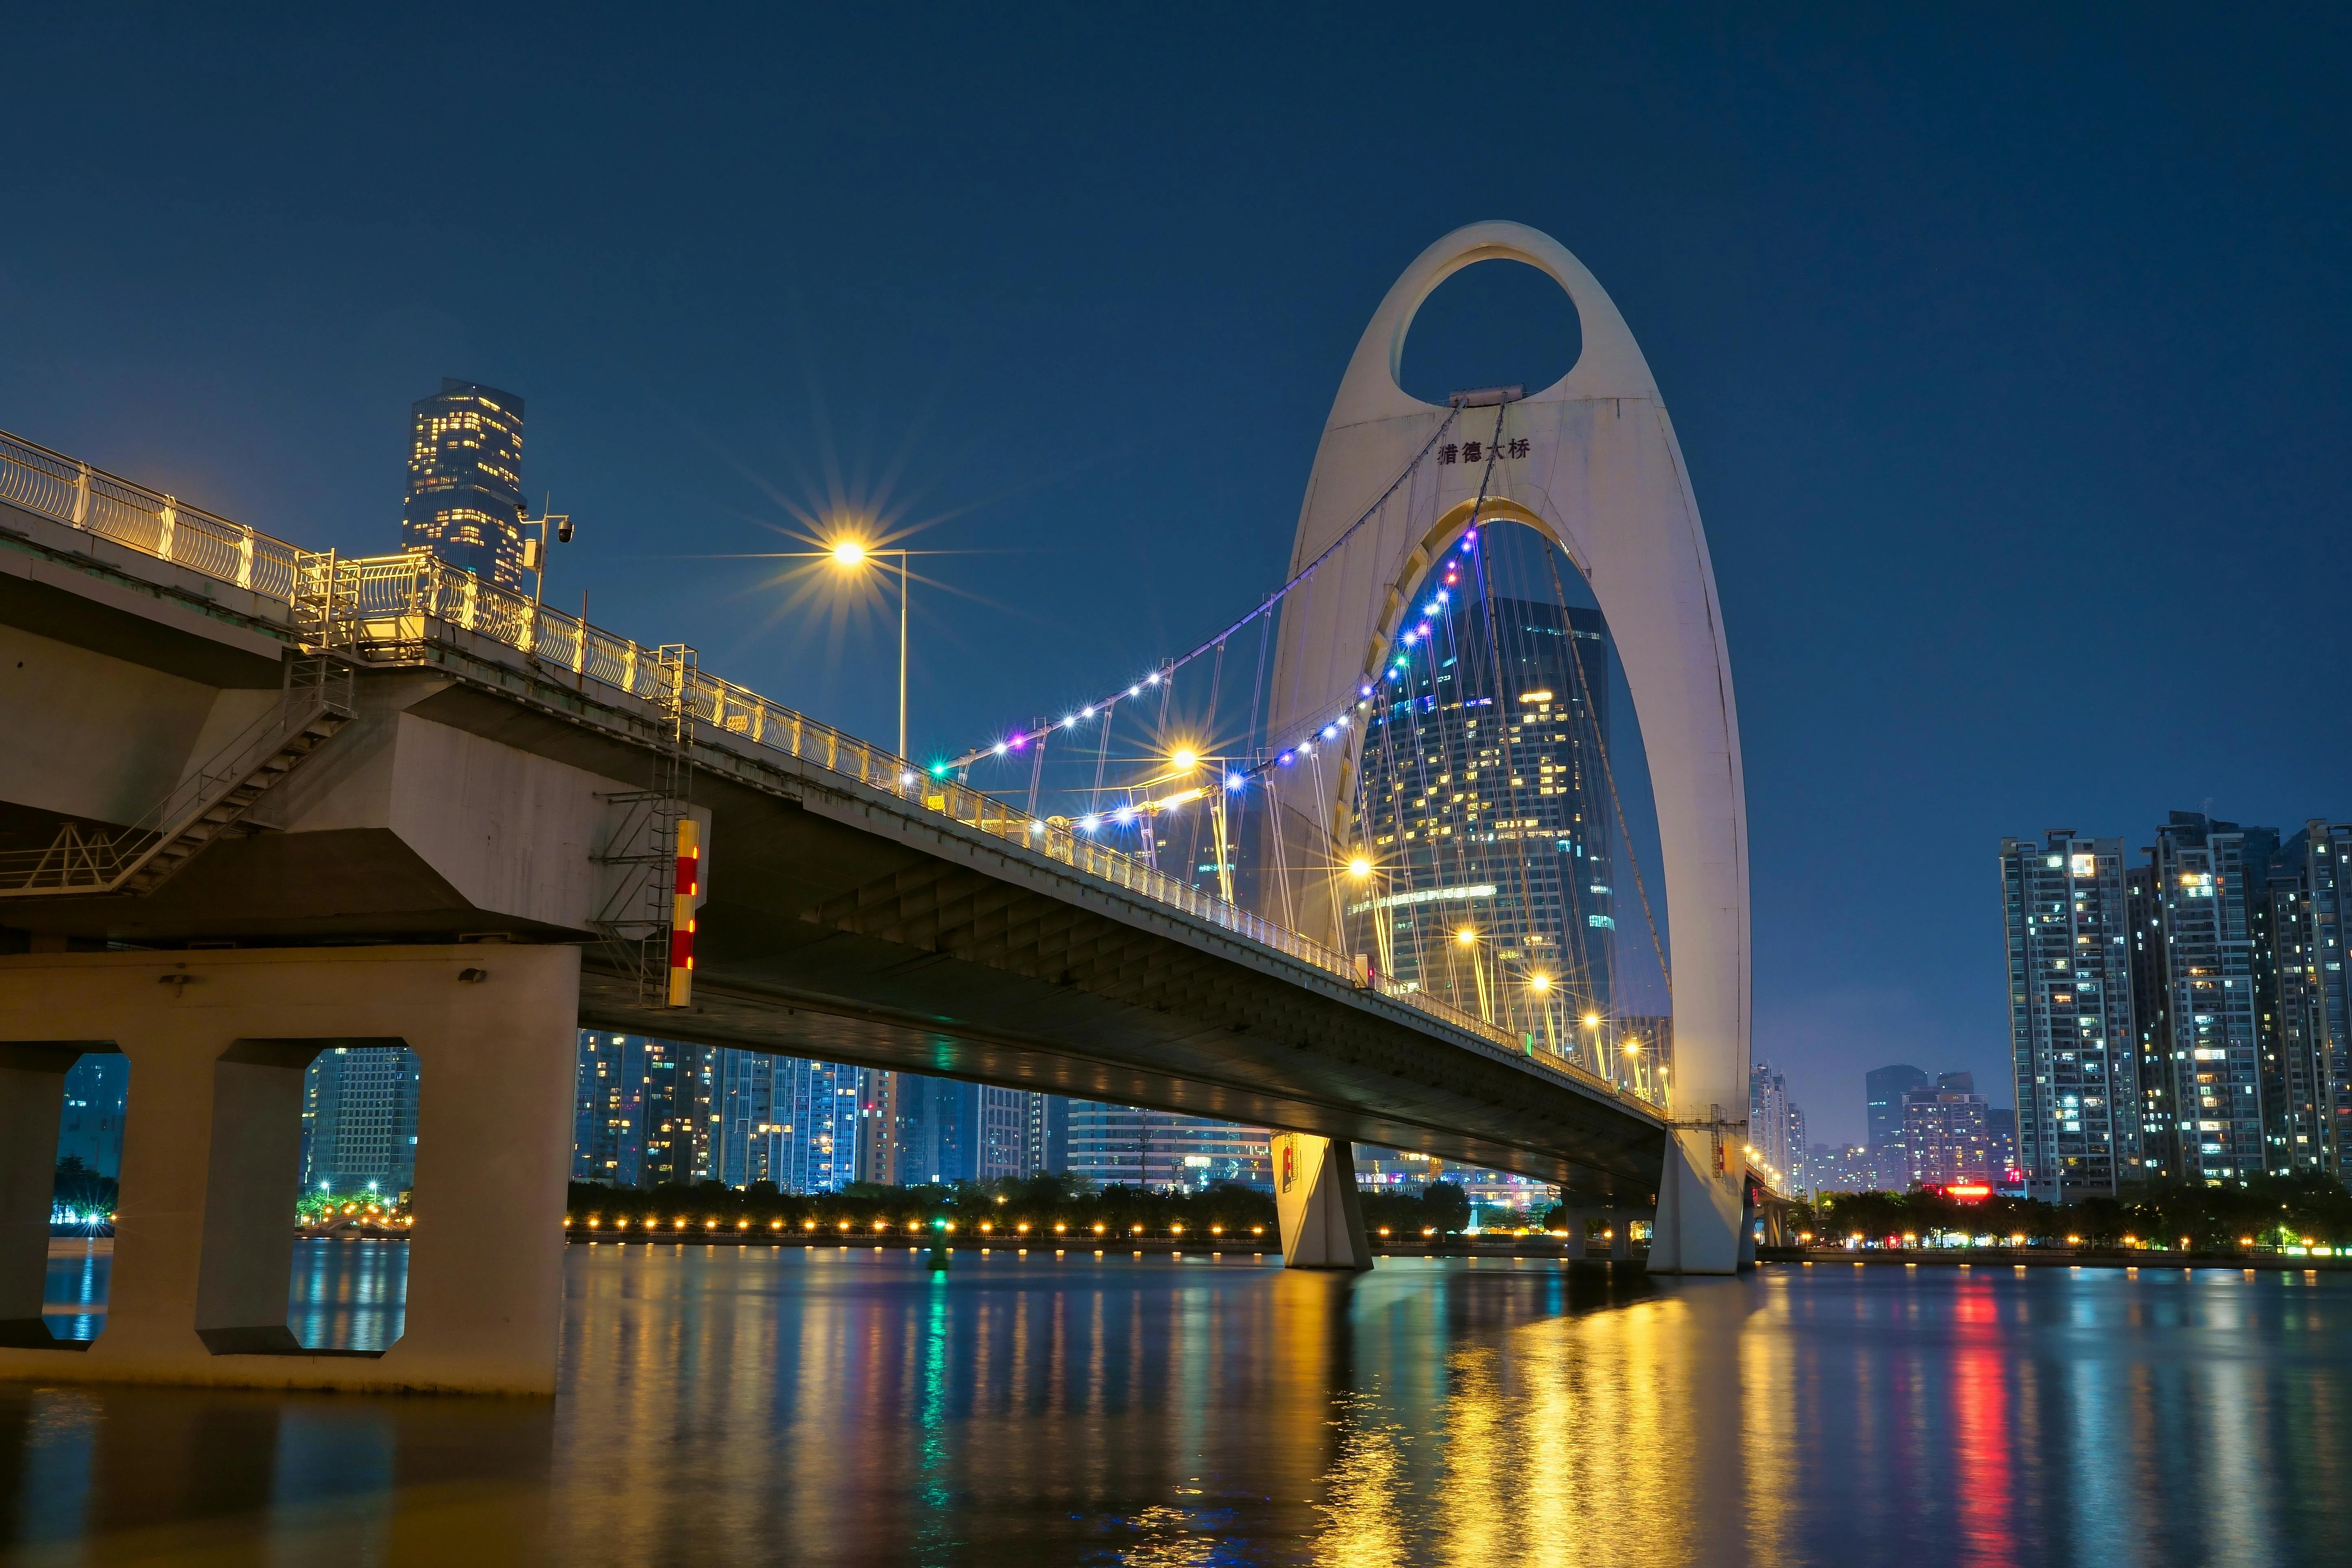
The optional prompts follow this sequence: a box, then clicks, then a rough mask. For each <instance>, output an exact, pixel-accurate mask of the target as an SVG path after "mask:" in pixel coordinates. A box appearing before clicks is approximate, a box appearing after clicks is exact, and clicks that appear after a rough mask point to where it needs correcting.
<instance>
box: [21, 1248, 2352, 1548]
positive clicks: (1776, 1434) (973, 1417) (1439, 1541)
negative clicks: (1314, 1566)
mask: <svg viewBox="0 0 2352 1568" xmlns="http://www.w3.org/2000/svg"><path fill="white" fill-rule="evenodd" d="M404 1250H405V1249H404V1248H399V1247H381V1248H362V1247H352V1246H351V1245H349V1244H323V1248H322V1250H320V1252H317V1253H315V1254H309V1255H306V1257H305V1266H306V1267H307V1268H310V1270H311V1272H310V1274H309V1275H308V1276H307V1280H308V1283H306V1284H305V1285H304V1287H303V1294H304V1295H305V1296H306V1297H307V1299H308V1300H310V1301H311V1302H315V1303H319V1305H318V1306H317V1307H316V1309H315V1310H316V1311H318V1312H319V1313H320V1314H323V1315H322V1316H320V1317H319V1318H318V1319H317V1320H316V1321H317V1322H318V1324H320V1325H321V1326H326V1325H331V1324H333V1323H341V1324H344V1325H347V1326H348V1325H354V1324H362V1323H365V1322H371V1321H374V1322H385V1321H394V1318H393V1317H392V1316H391V1315H392V1314H394V1313H396V1310H397V1291H396V1282H395V1281H394V1279H392V1278H391V1276H390V1274H389V1273H388V1272H387V1271H386V1255H390V1254H394V1253H404ZM567 1269H568V1274H567V1279H568V1285H569V1290H570V1296H571V1300H570V1302H569V1310H568V1312H567V1315H566V1325H565V1354H564V1368H563V1378H562V1382H563V1388H564V1393H563V1394H562V1397H561V1398H560V1399H559V1400H558V1401H557V1402H556V1403H555V1404H554V1405H551V1406H550V1405H543V1404H537V1403H533V1402H528V1401H495V1400H466V1399H408V1400H399V1399H377V1398H369V1397H359V1396H330V1395H302V1396H285V1395H272V1394H205V1393H194V1392H180V1391H171V1390H161V1389H124V1390H107V1391H101V1390H89V1389H71V1388H63V1387H58V1388H36V1387H29V1386H26V1385H16V1386H13V1387H12V1386H8V1385H0V1526H5V1528H0V1542H8V1541H13V1542H17V1543H19V1544H22V1545H26V1546H32V1547H34V1554H33V1556H32V1558H31V1559H30V1560H33V1561H41V1560H44V1559H43V1557H42V1554H41V1553H42V1551H43V1550H44V1546H37V1545H35V1543H44V1545H45V1546H46V1548H49V1549H54V1551H55V1552H56V1555H57V1556H58V1559H59V1560H83V1555H82V1548H83V1547H84V1546H88V1545H89V1544H90V1543H91V1541H92V1540H94V1542H95V1543H96V1548H97V1550H96V1551H95V1552H92V1553H90V1556H91V1557H92V1558H94V1559H95V1560H99V1561H106V1560H112V1559H115V1558H118V1557H131V1556H136V1555H140V1554H142V1553H150V1552H152V1553H155V1554H159V1555H170V1554H191V1553H195V1552H201V1551H205V1550H214V1549H217V1550H221V1551H224V1552H229V1551H230V1550H231V1548H233V1547H235V1545H236V1543H237V1542H243V1541H248V1540H252V1539H255V1538H266V1540H267V1541H268V1555H270V1556H271V1557H272V1559H273V1560H277V1561H289V1562H300V1561H312V1560H319V1559H327V1558H331V1559H333V1560H336V1561H368V1562H376V1561H384V1562H403V1561H417V1562H425V1561H435V1562H440V1561H447V1560H450V1558H451V1555H452V1554H453V1553H462V1554H465V1555H467V1556H469V1557H478V1558H479V1557H494V1558H499V1559H502V1560H517V1561H520V1560H534V1561H559V1560H560V1561H593V1562H599V1563H604V1562H611V1563H672V1562H683V1561H693V1562H709V1563H730V1562H747V1563H748V1562H767V1561H775V1560H778V1559H786V1558H788V1559H791V1560H793V1561H795V1562H805V1563H869V1562H876V1563H889V1562H908V1563H1020V1564H1023V1565H1024V1568H1028V1565H1032V1564H1047V1563H1154V1564H1157V1563H1332V1564H1344V1565H1350V1568H1353V1565H1358V1564H1380V1563H1463V1564H1480V1565H1487V1564H1501V1563H1533V1564H1561V1565H1575V1564H1584V1563H1770V1564H1779V1563H1790V1564H1795V1563H1883V1562H1888V1561H1899V1562H1901V1563H1904V1564H1905V1568H1918V1565H1924V1564H1930V1563H1968V1564H1977V1563H1984V1564H1997V1563H2090V1562H2097V1563H2175V1562H2217V1563H2231V1562H2244V1563H2271V1562H2279V1561H2287V1560H2295V1559H2302V1560H2307V1561H2319V1560H2323V1559H2325V1558H2326V1557H2327V1556H2329V1555H2330V1554H2331V1553H2332V1552H2334V1551H2335V1550H2336V1542H2337V1541H2338V1540H2339V1536H2338V1534H2337V1533H2336V1531H2333V1530H2332V1529H2331V1528H2330V1526H2329V1525H2328V1523H2327V1518H2328V1511H2329V1510H2330V1509H2331V1507H2332V1505H2333V1503H2334V1498H2335V1492H2336V1489H2337V1486H2338V1482H2339V1479H2340V1477H2341V1476H2342V1474H2343V1473H2344V1471H2343V1468H2342V1466H2343V1463H2344V1461H2345V1460H2346V1458H2347V1457H2352V1456H2347V1439H2352V1347H2347V1342H2346V1335H2345V1332H2344V1331H2345V1329H2346V1328H2347V1324H2352V1279H2344V1280H2339V1279H2337V1278H2336V1277H2329V1276H2316V1275H2314V1276H2305V1275H2284V1276H2282V1275H2274V1274H2265V1275H2262V1276H2259V1277H2252V1278H2249V1277H2246V1276H2243V1275H2241V1274H2239V1273H2236V1272H2231V1271H2226V1270H2204V1271H2200V1272H2198V1273H2196V1274H2193V1275H2190V1274H2187V1273H2184V1272H2182V1271H2179V1270H2169V1271H2158V1270H2144V1271H2142V1272H2141V1273H2140V1274H2139V1275H2138V1276H2137V1278H2129V1277H2126V1276H2125V1275H2123V1274H2121V1273H2119V1272H2115V1271H2103V1270H2084V1271H2081V1272H2074V1273H2070V1272H2066V1271H2061V1270H2033V1271H2031V1272H2016V1271H2011V1270H2009V1269H1985V1268H1979V1269H1972V1270H1968V1271H1957V1270H1953V1269H1949V1268H1918V1269H1899V1268H1869V1269H1859V1268H1852V1267H1850V1266H1832V1265H1822V1266H1816V1267H1813V1268H1771V1269H1767V1270H1764V1271H1762V1272H1760V1273H1758V1274H1754V1275H1749V1276H1746V1277H1743V1278H1741V1279H1734V1280H1710V1281H1693V1282H1690V1283H1688V1284H1676V1283H1673V1282H1664V1281H1662V1282H1657V1283H1655V1284H1628V1285H1621V1286H1617V1287H1614V1288H1612V1286H1610V1285H1609V1284H1608V1283H1607V1281H1606V1280H1605V1279H1601V1278H1598V1277H1587V1276H1583V1275H1579V1276H1575V1277H1573V1278H1571V1277H1570V1276H1569V1275H1566V1274H1564V1273H1562V1272H1561V1271H1559V1269H1558V1268H1556V1267H1553V1266H1546V1265H1536V1264H1528V1265H1510V1264H1505V1265H1496V1264H1495V1263H1493V1262H1480V1263H1476V1264H1466V1263H1463V1262H1460V1261H1454V1262H1428V1261H1422V1260H1415V1259H1395V1260H1389V1261H1385V1262H1383V1264H1382V1265H1381V1268H1380V1269H1379V1270H1378V1271H1377V1272H1376V1273H1374V1274H1373V1275H1371V1276H1370V1277H1367V1278H1363V1279H1346V1278H1336V1277H1331V1276H1323V1275H1311V1274H1292V1273H1286V1272H1285V1271H1283V1270H1281V1269H1279V1268H1273V1267H1270V1266H1267V1265H1265V1264H1255V1263H1252V1262H1250V1261H1248V1260H1246V1259H1241V1258H1232V1259H1227V1260H1225V1261H1223V1262H1213V1261H1211V1260H1209V1259H1207V1258H1186V1259H1183V1260H1181V1261H1174V1260H1171V1259H1168V1258H1144V1259H1136V1258H1122V1257H1118V1256H1116V1255H1114V1256H1112V1257H1110V1258H1104V1259H1100V1260H1097V1259H1096V1258H1093V1257H1092V1256H1090V1255H1087V1254H1083V1253H1081V1254H1073V1255H1071V1256H1069V1257H1067V1258H1062V1259H1058V1260H1057V1259H1055V1258H1053V1257H1052V1256H1051V1255H1050V1254H1048V1253H1045V1252H1036V1253H1032V1254H1031V1255H1030V1256H1029V1257H1027V1258H1019V1257H1016V1256H1015V1255H1013V1254H1012V1253H1010V1252H1006V1251H1003V1250H998V1251H995V1252H993V1253H992V1254H990V1255H989V1256H988V1257H986V1258H982V1257H980V1256H978V1255H976V1254H973V1253H971V1252H969V1251H965V1252H960V1253H958V1254H957V1257H956V1266H955V1268H954V1269H953V1270H952V1271H950V1273H949V1274H948V1275H946V1276H944V1277H940V1276H934V1275H931V1274H929V1272H928V1271H926V1270H925V1269H924V1268H922V1267H921V1260H920V1259H919V1258H918V1257H914V1256H910V1255H909V1254H908V1253H907V1252H905V1251H904V1250H903V1249H893V1250H888V1251H883V1252H878V1253H877V1252H875V1251H872V1250H870V1249H858V1250H851V1249H837V1250H815V1251H807V1252H803V1251H801V1250H800V1249H797V1248H782V1249H770V1248H764V1247H747V1248H733V1247H707V1248H706V1247H664V1248H647V1247H626V1248H623V1247H612V1246H603V1247H574V1248H572V1251H571V1253H570V1255H569V1258H568V1263H567ZM371 1270H373V1272H371ZM297 1276H298V1280H302V1279H305V1278H306V1276H305V1275H304V1271H303V1269H302V1268H298V1270H297ZM388 1292H389V1294H387V1293H388ZM370 1314H373V1317H371V1316H370ZM298 1318H299V1313H298ZM78 1536H81V1537H86V1539H84V1540H82V1541H81V1542H80V1543H79V1544H76V1538H77V1537H78Z"/></svg>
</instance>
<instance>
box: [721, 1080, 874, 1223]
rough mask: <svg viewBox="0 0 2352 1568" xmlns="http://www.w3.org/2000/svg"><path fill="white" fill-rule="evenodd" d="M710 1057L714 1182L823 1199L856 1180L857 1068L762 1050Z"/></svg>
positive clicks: (858, 1107) (858, 1102) (858, 1105)
mask: <svg viewBox="0 0 2352 1568" xmlns="http://www.w3.org/2000/svg"><path fill="white" fill-rule="evenodd" d="M716 1056H717V1062H716V1069H717V1083H718V1093H717V1107H718V1111H719V1121H718V1135H717V1146H716V1148H715V1150H714V1152H713V1154H712V1159H711V1165H712V1174H713V1175H714V1176H715V1178H716V1179H717V1180H719V1181H720V1182H723V1183H725V1184H727V1185H728V1186H730V1187H748V1186H750V1185H751V1184H752V1183H754V1182H766V1183H769V1184H772V1186H774V1187H775V1188H776V1190H777V1191H779V1192H786V1193H829V1192H837V1191H839V1190H840V1189H841V1188H843V1187H845V1186H847V1185H848V1184H850V1183H851V1182H852V1181H853V1180H855V1179H856V1151H857V1131H858V1122H859V1120H860V1118H859V1114H858V1113H859V1109H860V1101H859V1092H860V1088H861V1085H860V1083H859V1069H858V1068H852V1067H843V1066H841V1065H839V1064H838V1063H835V1062H820V1061H810V1060H808V1059H806V1058H800V1057H779V1056H771V1055H769V1054H767V1053H766V1052H763V1051H741V1050H731V1049H723V1048H722V1049H720V1050H719V1051H718V1052H717V1053H716Z"/></svg>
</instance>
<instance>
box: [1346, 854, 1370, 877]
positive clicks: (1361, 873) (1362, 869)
mask: <svg viewBox="0 0 2352 1568" xmlns="http://www.w3.org/2000/svg"><path fill="white" fill-rule="evenodd" d="M1371 874H1372V858H1371V857H1370V856H1369V855H1355V856H1351V857H1349V860H1348V875H1349V876H1350V877H1353V878H1354V879H1356V880H1358V881H1359V882H1360V881H1362V880H1363V879H1365V878H1367V877H1369V876H1370V875H1371Z"/></svg>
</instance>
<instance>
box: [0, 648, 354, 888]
mask: <svg viewBox="0 0 2352 1568" xmlns="http://www.w3.org/2000/svg"><path fill="white" fill-rule="evenodd" d="M351 719H352V667H351V666H350V665H348V664H345V663H343V662H342V661H341V660H340V659H337V658H331V657H328V656H326V655H323V654H316V655H311V656H310V657H307V658H299V659H295V660H293V661H291V662H289V664H288V666H287V670H286V686H285V689H284V691H283V692H282V693H281V694H280V696H279V697H278V700H277V701H276V702H275V703H273V704H271V705H270V707H269V708H268V710H267V711H265V712H264V713H263V714H262V715H261V716H260V717H259V718H257V719H256V720H255V721H253V722H252V723H251V724H249V725H247V727H246V729H245V731H244V732H243V733H241V734H239V735H238V736H237V737H236V739H235V740H233V741H231V742H229V743H228V744H227V745H226V746H224V747H222V748H221V750H220V751H219V752H216V753H215V755H214V756H213V757H212V758H211V759H210V760H209V761H207V762H206V763H204V764H203V765H202V766H200V767H198V768H196V769H194V771H193V772H191V773H189V774H188V776H187V777H186V778H184V779H183V780H181V781H180V783H179V784H177V785H175V786H174V787H173V790H172V792H171V793H170V794H169V795H165V796H164V797H163V799H162V800H160V801H158V802H157V803H156V804H155V805H153V806H152V808H150V809H149V810H148V811H147V812H145V813H144V814H142V816H140V818H139V820H138V821H137V822H134V823H132V824H131V826H128V827H124V828H121V829H119V830H117V831H115V832H112V833H93V832H91V831H90V830H89V829H88V828H86V827H84V826H81V825H80V824H79V823H76V822H71V821H68V822H66V823H64V824H62V825H61V826H59V827H58V834H57V837H55V838H54V839H52V840H51V841H50V842H49V844H48V847H46V848H42V849H17V850H10V851H7V852H5V853H0V899H26V898H44V897H47V898H55V897H58V896H60V895H68V894H90V893H131V894H139V893H152V892H153V891H154V890H155V889H157V888H158V887H161V886H162V885H163V882H164V881H166V880H167V879H169V878H170V877H171V876H172V874H173V872H175V871H177V870H178V869H179V868H181V867H183V866H184V865H186V864H187V863H188V862H189V861H190V860H191V859H194V858H195V856H196V855H197V854H198V853H199V852H201V851H202V850H203V848H204V847H205V845H207V844H210V843H211V842H212V841H213V840H214V839H215V838H217V837H220V836H221V834H222V833H223V832H225V831H226V830H227V829H228V828H229V827H231V826H235V824H236V821H237V819H238V818H239V817H241V816H244V815H245V814H246V812H247V811H248V810H250V809H251V808H252V806H253V805H254V803H255V802H256V801H257V800H259V799H260V798H261V797H262V796H263V795H267V794H268V792H269V791H270V789H271V788H272V787H273V786H275V785H276V784H278V781H279V780H281V779H283V778H284V777H286V775H287V774H289V773H292V772H293V771H294V770H295V769H296V768H297V767H299V766H300V765H301V763H302V760H303V759H304V758H306V757H308V756H309V755H310V753H311V752H315V751H317V750H318V749H319V747H320V745H322V744H324V743H325V742H327V741H328V740H329V739H330V738H331V736H333V735H334V733H335V731H338V730H341V728H342V727H343V726H344V725H345V724H347V723H349V722H351Z"/></svg>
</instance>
